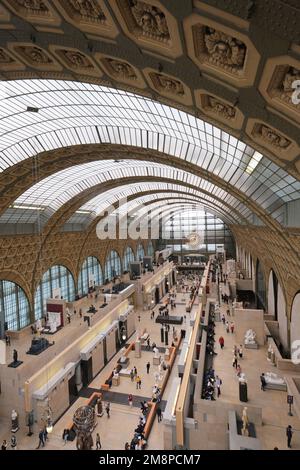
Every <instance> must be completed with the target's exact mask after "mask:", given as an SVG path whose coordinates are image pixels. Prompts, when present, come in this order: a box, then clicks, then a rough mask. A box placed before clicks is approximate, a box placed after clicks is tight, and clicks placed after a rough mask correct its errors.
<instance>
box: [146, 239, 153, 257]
mask: <svg viewBox="0 0 300 470" xmlns="http://www.w3.org/2000/svg"><path fill="white" fill-rule="evenodd" d="M147 253H148V256H153V254H154V249H153V245H152V242H151V241H150V242H149V243H148V248H147Z"/></svg>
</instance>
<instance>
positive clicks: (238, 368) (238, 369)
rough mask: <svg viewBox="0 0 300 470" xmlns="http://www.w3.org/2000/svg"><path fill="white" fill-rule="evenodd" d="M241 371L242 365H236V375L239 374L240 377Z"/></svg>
mask: <svg viewBox="0 0 300 470" xmlns="http://www.w3.org/2000/svg"><path fill="white" fill-rule="evenodd" d="M241 373H242V369H241V366H240V365H239V364H238V365H237V366H236V375H237V376H238V377H240V376H241Z"/></svg>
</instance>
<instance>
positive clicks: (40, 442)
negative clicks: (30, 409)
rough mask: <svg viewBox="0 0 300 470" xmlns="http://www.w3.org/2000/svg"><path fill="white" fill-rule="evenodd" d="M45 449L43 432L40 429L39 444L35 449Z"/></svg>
mask: <svg viewBox="0 0 300 470" xmlns="http://www.w3.org/2000/svg"><path fill="white" fill-rule="evenodd" d="M41 445H42V447H45V441H44V431H43V429H40V432H39V444H38V446H37V449H39V448H40V447H41Z"/></svg>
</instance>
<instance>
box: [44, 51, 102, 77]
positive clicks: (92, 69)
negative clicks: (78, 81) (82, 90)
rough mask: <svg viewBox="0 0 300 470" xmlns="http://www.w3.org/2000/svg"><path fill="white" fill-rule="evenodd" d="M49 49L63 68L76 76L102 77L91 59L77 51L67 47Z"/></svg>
mask: <svg viewBox="0 0 300 470" xmlns="http://www.w3.org/2000/svg"><path fill="white" fill-rule="evenodd" d="M49 49H50V50H51V51H52V52H53V53H54V54H55V55H56V56H57V57H58V58H59V60H61V62H62V63H63V64H64V65H65V67H67V68H68V69H69V70H72V71H73V72H75V73H77V74H83V75H89V76H93V77H95V76H96V77H100V76H101V75H102V73H101V72H100V70H99V69H98V67H96V66H95V64H94V62H93V61H92V59H91V58H90V57H88V56H86V55H85V54H83V53H82V52H80V51H78V50H77V49H73V48H67V47H66V48H63V49H62V48H57V47H56V46H50V47H49Z"/></svg>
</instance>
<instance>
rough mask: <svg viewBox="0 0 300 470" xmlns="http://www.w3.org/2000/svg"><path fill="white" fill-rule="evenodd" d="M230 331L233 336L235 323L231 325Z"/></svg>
mask: <svg viewBox="0 0 300 470" xmlns="http://www.w3.org/2000/svg"><path fill="white" fill-rule="evenodd" d="M230 331H231V333H232V334H233V332H234V323H233V321H232V322H231V323H230Z"/></svg>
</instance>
